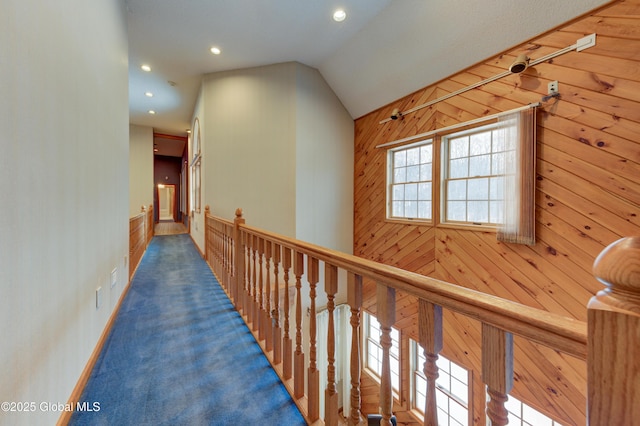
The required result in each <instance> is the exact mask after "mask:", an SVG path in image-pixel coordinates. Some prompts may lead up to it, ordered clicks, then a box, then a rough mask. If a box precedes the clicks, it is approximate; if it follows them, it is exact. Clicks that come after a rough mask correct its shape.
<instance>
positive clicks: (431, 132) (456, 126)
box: [376, 102, 540, 148]
mask: <svg viewBox="0 0 640 426" xmlns="http://www.w3.org/2000/svg"><path fill="white" fill-rule="evenodd" d="M539 106H540V102H534V103H532V104H528V105H525V106H522V107H519V108H514V109H511V110H509V111H503V112H498V113H496V114H491V115H486V116H484V117H480V118H475V119H473V120H469V121H465V122H464V123H457V124H452V125H451V126H447V127H443V128H441V129H435V130H429V131H428V132H425V133H420V134H419V135H414V136H409V137H406V138H403V139H398V140H395V141H391V142H386V143H383V144H380V145H376V148H384V147H387V146H392V145H399V144H401V143H404V142H409V141H412V140H415V139H421V138H427V137H429V136H433V135H435V134H437V133H444V132H448V131H450V130H455V129H459V128H461V127H465V126H470V125H473V124H478V123H482V122H483V121H488V120H492V119H494V118H499V117H502V116H503V115H508V114H513V113H514V112H518V111H524V110H526V109H529V108H535V107H539Z"/></svg>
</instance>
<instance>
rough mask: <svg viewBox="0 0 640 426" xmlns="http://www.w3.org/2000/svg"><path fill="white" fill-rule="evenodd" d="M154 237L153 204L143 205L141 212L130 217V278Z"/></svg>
mask: <svg viewBox="0 0 640 426" xmlns="http://www.w3.org/2000/svg"><path fill="white" fill-rule="evenodd" d="M151 238H153V205H149V207H148V208H145V206H142V207H141V209H140V213H139V214H137V215H135V216H133V217H131V218H129V280H131V277H132V276H133V273H134V272H135V270H136V268H137V267H138V264H139V263H140V260H141V259H142V255H143V254H144V251H145V250H146V248H147V246H148V245H149V242H151Z"/></svg>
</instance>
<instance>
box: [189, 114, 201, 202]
mask: <svg viewBox="0 0 640 426" xmlns="http://www.w3.org/2000/svg"><path fill="white" fill-rule="evenodd" d="M201 184H202V151H201V140H200V120H199V119H198V117H196V118H195V119H194V120H193V129H192V131H191V191H190V192H191V211H192V212H195V213H200V211H201V203H202V188H201Z"/></svg>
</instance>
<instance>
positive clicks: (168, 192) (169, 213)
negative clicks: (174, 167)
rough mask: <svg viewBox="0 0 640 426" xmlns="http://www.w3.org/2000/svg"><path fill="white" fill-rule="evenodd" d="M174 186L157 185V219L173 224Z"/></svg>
mask: <svg viewBox="0 0 640 426" xmlns="http://www.w3.org/2000/svg"><path fill="white" fill-rule="evenodd" d="M175 207H176V186H175V185H167V184H162V183H159V184H158V215H159V216H158V219H159V220H160V221H172V222H175V221H176V218H175Z"/></svg>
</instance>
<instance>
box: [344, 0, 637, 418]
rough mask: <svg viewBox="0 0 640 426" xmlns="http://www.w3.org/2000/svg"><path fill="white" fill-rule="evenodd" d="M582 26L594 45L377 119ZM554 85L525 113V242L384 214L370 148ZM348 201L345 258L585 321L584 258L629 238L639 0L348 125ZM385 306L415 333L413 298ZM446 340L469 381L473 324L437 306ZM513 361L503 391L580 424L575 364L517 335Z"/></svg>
mask: <svg viewBox="0 0 640 426" xmlns="http://www.w3.org/2000/svg"><path fill="white" fill-rule="evenodd" d="M591 33H596V34H597V40H596V46H594V47H591V48H589V49H587V50H584V51H582V52H576V51H571V52H569V53H567V54H564V55H562V56H559V57H556V58H555V59H552V60H550V61H548V62H545V63H541V64H538V65H536V66H534V67H531V68H529V69H527V70H526V71H525V72H524V73H522V74H513V75H509V76H507V77H505V78H503V79H500V80H497V81H495V82H492V83H488V84H486V85H484V86H481V87H479V88H477V89H473V90H471V91H468V92H465V93H463V94H460V95H457V96H454V97H452V98H450V99H447V100H445V101H442V102H439V103H436V104H434V105H431V106H429V107H427V108H424V109H421V110H418V111H417V112H415V113H410V114H406V115H405V117H404V118H403V119H402V120H395V121H389V122H386V123H384V124H379V122H380V121H381V120H383V119H385V118H387V117H389V116H390V115H391V111H392V110H393V109H394V108H399V109H400V110H401V111H404V110H407V109H409V108H412V107H414V106H417V105H421V104H424V103H425V102H427V101H429V100H432V99H436V98H439V97H441V96H443V95H446V94H448V93H451V92H453V91H456V90H458V89H461V88H463V87H465V86H468V85H470V84H473V83H476V82H478V81H481V80H484V79H486V78H488V77H491V76H493V75H496V74H498V73H501V72H503V71H504V70H506V69H507V68H508V66H509V65H510V64H511V62H512V61H513V60H514V59H515V57H516V56H517V55H518V54H520V53H526V54H527V55H528V56H529V57H530V58H531V59H532V60H535V59H537V58H540V57H542V56H544V55H546V54H549V53H552V52H555V51H557V50H559V49H562V48H565V47H567V46H570V45H572V44H574V43H575V42H576V41H577V40H578V39H579V38H581V37H583V36H585V35H588V34H591ZM553 80H557V81H558V82H559V91H560V94H561V98H560V99H559V100H556V99H552V100H550V101H548V102H544V103H543V105H542V107H540V108H539V112H538V114H539V115H538V144H537V187H536V207H537V208H536V228H537V229H536V238H537V243H536V245H534V246H521V245H514V244H503V243H499V242H497V241H496V237H495V234H494V233H492V232H486V231H484V232H480V231H473V230H466V229H459V228H458V229H456V228H452V227H445V226H441V225H438V224H428V225H417V224H415V223H409V222H405V223H399V222H393V221H389V220H386V219H385V203H386V200H385V197H386V195H385V194H386V171H385V170H386V150H385V149H384V148H375V147H376V145H379V144H382V143H385V142H389V141H393V140H397V139H400V138H403V137H407V136H412V135H415V134H419V133H423V132H426V131H429V130H434V129H438V128H442V127H445V126H449V125H451V124H454V123H460V122H464V121H467V120H470V119H474V118H478V117H482V116H486V115H489V114H493V113H496V112H500V111H506V110H509V109H512V108H516V107H519V106H522V105H525V104H528V103H531V102H538V101H540V100H541V98H542V96H544V95H546V94H547V93H546V92H547V83H548V82H550V81H553ZM436 143H438V141H436ZM354 199H355V211H354V220H355V223H354V232H355V235H354V253H355V254H357V255H359V256H362V257H365V258H368V259H373V260H376V261H379V262H383V263H387V264H391V265H394V266H398V267H401V268H404V269H407V270H411V271H414V272H418V273H421V274H425V275H429V276H433V277H435V278H439V279H442V280H446V281H449V282H453V283H456V284H459V285H462V286H465V287H469V288H473V289H477V290H479V291H482V292H486V293H491V294H495V295H498V296H501V297H505V298H508V299H511V300H515V301H518V302H521V303H523V304H526V305H529V306H534V307H537V308H541V309H545V310H548V311H551V312H555V313H559V314H562V315H566V316H569V317H573V318H577V319H580V320H583V321H584V320H586V312H587V311H586V305H587V301H588V300H589V298H590V297H591V296H592V295H594V294H595V293H596V292H597V291H599V290H600V289H602V285H600V284H599V283H598V282H597V281H596V280H595V279H594V278H593V275H592V271H591V268H592V264H593V261H594V259H595V257H596V256H597V255H598V254H599V253H600V251H601V250H602V249H604V248H605V247H606V246H607V245H608V244H610V243H611V242H613V241H615V240H617V239H619V238H621V237H623V236H632V235H640V0H627V1H618V2H614V3H612V4H610V5H609V6H607V7H605V8H602V9H600V10H598V11H596V12H594V13H593V14H590V15H589V16H585V17H582V18H580V19H577V20H575V21H573V22H571V23H568V24H567V25H565V26H563V27H561V28H558V29H556V30H554V31H552V32H550V33H547V34H544V35H542V36H540V37H539V38H537V39H535V40H531V41H530V42H528V43H525V44H523V45H521V46H519V47H517V48H515V49H513V50H511V51H508V52H503V53H501V54H499V55H497V56H496V57H495V58H491V59H489V60H487V61H486V62H484V63H481V64H478V65H476V66H474V67H471V68H469V69H467V70H465V71H463V72H461V73H459V74H456V75H453V76H451V77H449V78H447V79H445V80H443V81H440V82H438V83H436V84H434V85H432V86H429V87H426V88H424V89H423V90H420V91H418V92H416V93H414V94H411V95H409V96H407V97H405V98H403V99H400V100H398V101H397V102H394V103H392V104H390V105H388V106H386V107H384V108H381V109H380V110H378V111H375V112H372V113H371V114H369V115H367V116H364V117H362V118H360V119H358V120H356V135H355V193H354ZM366 287H367V288H369V289H370V291H369V292H368V294H367V297H366V300H365V308H366V309H367V310H368V311H370V312H372V313H374V314H375V287H374V286H373V285H372V283H367V284H366ZM397 304H398V312H397V316H396V318H397V322H396V327H397V328H399V329H401V330H402V332H403V338H404V339H408V338H409V337H411V338H413V339H416V338H417V328H416V324H417V320H416V312H417V303H416V302H415V300H412V299H411V298H410V297H408V296H403V295H401V294H398V295H397ZM445 334H446V336H445V347H444V350H443V355H444V356H446V357H448V358H450V359H452V360H453V361H455V362H458V363H459V364H462V365H463V366H465V367H467V368H469V369H470V370H472V374H473V377H474V378H475V379H474V383H475V382H478V383H480V365H481V364H480V351H479V342H480V326H479V324H476V323H473V321H471V320H468V319H466V318H463V317H460V316H457V315H453V314H451V313H449V312H445ZM515 368H516V371H515V386H514V389H513V391H512V394H513V395H515V396H516V397H518V398H520V399H522V400H524V401H525V402H527V403H529V404H530V405H532V406H534V407H535V408H537V409H539V410H540V411H543V412H545V413H546V414H548V415H550V416H552V417H553V418H555V419H557V420H559V421H561V422H562V423H564V424H585V406H586V367H585V365H584V362H581V361H577V360H575V359H572V358H571V357H568V356H565V355H563V354H558V353H556V352H555V351H551V350H549V349H546V348H544V347H539V346H536V345H533V344H531V343H528V342H524V341H521V340H519V339H516V350H515ZM405 375H406V377H405V378H404V379H405V380H403V382H406V380H407V379H408V373H406V374H405ZM480 390H481V388H480ZM408 396H409V394H408V383H405V386H404V388H403V401H401V404H399V407H398V406H396V409H398V410H400V411H402V410H407V409H408ZM365 397H367V395H365ZM373 402H375V401H373ZM373 402H372V401H365V403H364V404H363V405H364V406H366V405H367V404H372V403H373ZM396 405H398V404H396ZM474 406H475V407H476V408H475V409H474V414H473V418H474V424H484V414H483V411H482V407H483V401H475V404H474ZM399 415H400V416H402V417H403V419H405V418H410V417H409V416H406V415H402V413H399Z"/></svg>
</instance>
